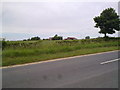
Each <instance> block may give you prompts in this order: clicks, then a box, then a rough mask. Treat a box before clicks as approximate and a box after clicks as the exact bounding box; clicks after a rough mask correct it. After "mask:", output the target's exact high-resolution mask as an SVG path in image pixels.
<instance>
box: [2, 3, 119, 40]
mask: <svg viewBox="0 0 120 90" xmlns="http://www.w3.org/2000/svg"><path fill="white" fill-rule="evenodd" d="M110 7H112V8H114V9H115V10H116V12H117V13H118V3H117V2H3V3H2V14H0V19H1V18H2V21H0V24H1V23H2V24H1V25H2V32H1V33H2V37H4V38H6V40H23V39H28V38H30V37H33V36H39V37H40V38H41V39H43V38H49V37H52V36H54V35H55V34H58V35H60V36H63V37H64V38H66V37H76V38H78V39H82V38H85V37H86V36H90V37H91V38H96V37H100V36H103V35H102V34H99V33H98V32H99V28H95V27H94V26H95V23H94V20H93V18H94V17H95V16H99V15H100V13H101V12H102V11H103V10H104V9H106V8H110ZM109 36H117V33H115V34H113V35H109Z"/></svg>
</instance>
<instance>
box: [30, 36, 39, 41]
mask: <svg viewBox="0 0 120 90" xmlns="http://www.w3.org/2000/svg"><path fill="white" fill-rule="evenodd" d="M31 40H40V37H38V36H37V37H32V38H31Z"/></svg>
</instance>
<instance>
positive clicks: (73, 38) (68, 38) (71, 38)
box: [65, 37, 77, 40]
mask: <svg viewBox="0 0 120 90" xmlns="http://www.w3.org/2000/svg"><path fill="white" fill-rule="evenodd" d="M65 40H77V38H75V37H67V38H66V39H65Z"/></svg>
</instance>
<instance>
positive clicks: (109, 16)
mask: <svg viewBox="0 0 120 90" xmlns="http://www.w3.org/2000/svg"><path fill="white" fill-rule="evenodd" d="M94 21H95V23H96V25H95V27H96V28H100V31H99V33H101V34H104V35H105V36H104V37H107V35H106V34H113V33H115V30H116V31H119V30H120V27H119V25H120V19H119V15H117V13H116V12H115V10H114V9H113V8H108V9H105V10H103V12H102V13H101V14H100V16H97V17H95V18H94Z"/></svg>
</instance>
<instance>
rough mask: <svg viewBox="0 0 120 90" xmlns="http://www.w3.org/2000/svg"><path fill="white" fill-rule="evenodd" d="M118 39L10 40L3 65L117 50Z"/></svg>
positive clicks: (4, 53)
mask: <svg viewBox="0 0 120 90" xmlns="http://www.w3.org/2000/svg"><path fill="white" fill-rule="evenodd" d="M118 41H119V39H115V40H114V39H111V40H107V41H106V40H103V39H88V40H67V41H65V40H62V41H47V40H45V41H44V40H40V41H9V42H7V46H6V47H5V48H4V50H3V52H2V56H3V66H7V65H14V64H21V63H27V62H34V61H41V60H47V59H53V58H60V57H67V56H74V55H81V54H87V53H95V52H101V51H109V50H117V49H118V46H119V45H120V44H118ZM101 49H102V50H101Z"/></svg>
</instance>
